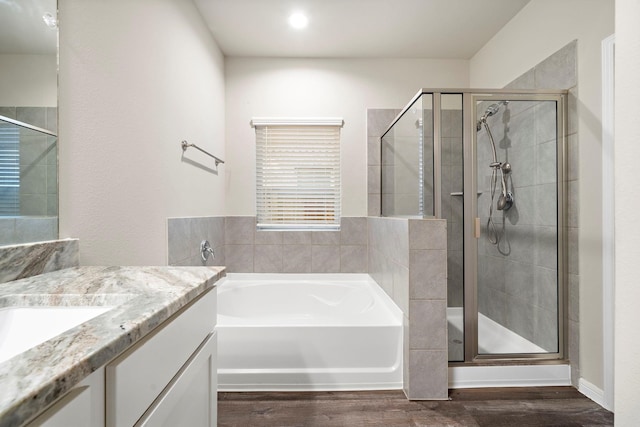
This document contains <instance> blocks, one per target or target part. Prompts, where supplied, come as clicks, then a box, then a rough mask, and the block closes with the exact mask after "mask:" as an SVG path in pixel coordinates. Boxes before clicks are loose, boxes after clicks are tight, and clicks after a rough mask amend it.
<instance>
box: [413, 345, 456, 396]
mask: <svg viewBox="0 0 640 427" xmlns="http://www.w3.org/2000/svg"><path fill="white" fill-rule="evenodd" d="M409 376H410V380H409V393H408V395H407V397H409V399H414V400H446V399H448V397H449V396H448V381H449V378H448V361H447V351H446V350H410V351H409Z"/></svg>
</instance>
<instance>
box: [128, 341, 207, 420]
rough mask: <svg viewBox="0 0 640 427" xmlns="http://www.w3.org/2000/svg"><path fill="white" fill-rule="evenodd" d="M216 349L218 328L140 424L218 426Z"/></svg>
mask: <svg viewBox="0 0 640 427" xmlns="http://www.w3.org/2000/svg"><path fill="white" fill-rule="evenodd" d="M216 351H217V336H216V333H215V332H214V333H213V334H211V335H209V337H208V338H207V339H206V340H205V341H204V342H203V343H202V344H201V345H200V347H199V348H198V350H196V352H195V353H194V354H193V355H192V356H191V358H189V361H188V362H187V363H186V364H185V365H184V366H183V367H182V368H181V369H180V371H179V372H178V374H177V375H176V376H175V377H174V378H173V380H171V382H170V383H169V385H168V386H167V387H166V388H165V389H164V390H163V392H162V393H161V394H160V396H158V398H157V399H156V400H155V401H154V403H153V405H151V407H149V409H148V410H147V411H146V412H145V414H144V415H143V416H142V418H141V419H140V420H139V421H138V422H137V423H136V427H137V426H145V427H163V426H166V427H175V426H190V427H215V426H216V425H217V406H218V392H217V390H218V379H217V378H218V373H217V365H216V360H215V358H216Z"/></svg>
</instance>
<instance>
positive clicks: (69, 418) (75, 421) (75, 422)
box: [27, 368, 104, 427]
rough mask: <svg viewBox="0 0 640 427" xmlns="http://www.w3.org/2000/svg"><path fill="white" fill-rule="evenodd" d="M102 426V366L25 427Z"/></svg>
mask: <svg viewBox="0 0 640 427" xmlns="http://www.w3.org/2000/svg"><path fill="white" fill-rule="evenodd" d="M71 426H74V427H75V426H83V427H84V426H86V427H104V368H100V369H98V370H97V371H95V372H94V373H92V374H91V375H89V376H88V377H87V378H85V379H84V380H82V382H80V383H79V384H78V385H77V386H76V387H74V388H73V389H71V391H69V392H68V393H67V394H65V395H64V396H63V397H62V398H61V399H60V400H58V401H57V402H56V403H54V404H53V405H52V406H51V407H50V408H48V409H47V410H45V411H44V412H43V413H42V414H40V415H39V416H38V417H37V418H36V419H34V420H33V421H31V422H30V423H29V424H27V427H71Z"/></svg>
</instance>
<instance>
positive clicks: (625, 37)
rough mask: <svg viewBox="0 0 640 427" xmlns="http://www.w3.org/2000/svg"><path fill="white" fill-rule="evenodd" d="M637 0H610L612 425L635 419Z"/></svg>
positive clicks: (639, 313)
mask: <svg viewBox="0 0 640 427" xmlns="http://www.w3.org/2000/svg"><path fill="white" fill-rule="evenodd" d="M639 16H640V2H639V1H638V0H617V1H616V75H615V79H616V93H615V97H616V100H615V110H616V113H615V114H616V118H615V165H616V167H615V183H616V185H615V188H616V191H615V198H616V207H615V211H616V214H615V215H616V216H615V221H616V236H615V245H616V269H615V274H616V297H615V298H616V299H615V309H616V312H615V331H616V337H615V342H616V344H615V370H616V374H615V412H616V418H615V423H616V426H635V425H637V424H638V419H640V404H639V403H638V402H639V400H638V390H640V363H639V362H640V339H638V324H639V323H640V310H639V309H638V303H639V302H640V283H639V281H638V260H640V245H639V242H640V230H639V229H638V225H637V224H638V220H637V216H638V211H640V178H639V175H638V159H640V144H639V142H640V140H639V138H638V99H640V84H638V76H640V27H639V26H638V17H639Z"/></svg>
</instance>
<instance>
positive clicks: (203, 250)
mask: <svg viewBox="0 0 640 427" xmlns="http://www.w3.org/2000/svg"><path fill="white" fill-rule="evenodd" d="M200 256H201V257H202V261H204V262H207V260H208V259H209V256H211V258H215V257H216V254H215V253H214V252H213V248H212V247H211V245H210V244H209V241H208V240H203V241H202V242H200Z"/></svg>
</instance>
